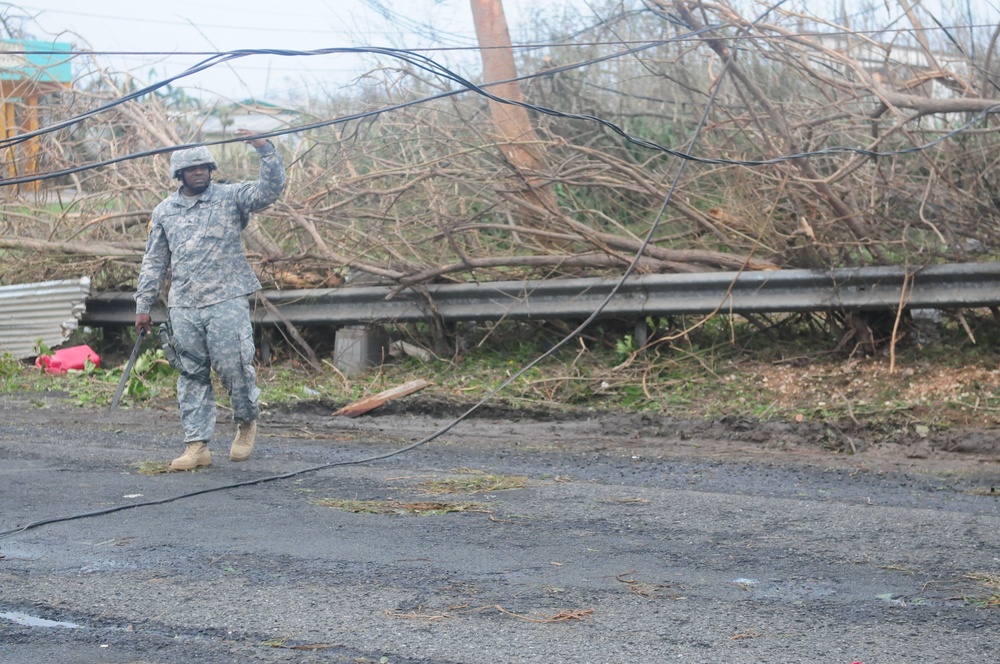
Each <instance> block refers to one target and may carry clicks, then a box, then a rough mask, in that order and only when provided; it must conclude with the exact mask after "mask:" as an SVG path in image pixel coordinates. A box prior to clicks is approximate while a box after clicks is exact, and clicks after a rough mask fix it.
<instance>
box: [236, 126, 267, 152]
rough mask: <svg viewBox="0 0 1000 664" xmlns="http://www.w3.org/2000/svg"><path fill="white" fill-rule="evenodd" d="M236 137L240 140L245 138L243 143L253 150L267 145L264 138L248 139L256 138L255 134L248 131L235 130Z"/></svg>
mask: <svg viewBox="0 0 1000 664" xmlns="http://www.w3.org/2000/svg"><path fill="white" fill-rule="evenodd" d="M236 135H237V136H239V137H240V138H246V140H245V141H244V143H249V144H250V145H252V146H254V147H255V148H262V147H264V146H265V145H267V139H266V138H249V137H250V136H256V134H255V133H254V132H252V131H250V130H249V129H237V130H236Z"/></svg>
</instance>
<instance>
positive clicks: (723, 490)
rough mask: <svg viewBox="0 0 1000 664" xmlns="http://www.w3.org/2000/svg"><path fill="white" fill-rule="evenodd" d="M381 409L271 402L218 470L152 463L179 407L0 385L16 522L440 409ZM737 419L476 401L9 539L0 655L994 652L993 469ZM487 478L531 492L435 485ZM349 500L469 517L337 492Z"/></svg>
mask: <svg viewBox="0 0 1000 664" xmlns="http://www.w3.org/2000/svg"><path fill="white" fill-rule="evenodd" d="M392 412H395V413H396V414H388V415H381V416H380V415H373V416H366V417H363V418H358V419H355V420H346V419H340V418H332V417H330V415H329V410H328V409H325V408H316V409H314V410H312V411H310V412H298V413H288V412H285V413H269V414H268V415H267V417H266V418H265V419H264V420H262V426H261V435H260V437H259V440H258V448H257V450H256V451H255V455H254V457H253V458H252V459H251V460H250V461H248V462H246V463H242V464H233V463H230V462H229V461H228V460H227V459H226V455H225V450H226V448H227V446H226V445H225V444H219V445H216V446H215V447H214V450H215V454H216V462H215V464H214V465H213V466H212V467H211V468H209V469H206V470H201V471H197V472H186V473H173V474H152V475H150V474H143V473H140V472H139V470H138V467H139V465H141V464H144V463H148V462H153V461H162V460H166V459H169V458H170V457H171V456H173V454H174V453H175V452H176V451H177V450H178V445H177V442H176V441H177V440H178V431H179V425H178V423H177V418H176V414H175V413H174V412H172V411H159V410H148V409H138V410H130V409H120V410H118V411H116V412H115V413H107V412H106V411H95V410H86V409H81V408H76V407H73V406H70V405H66V404H65V403H63V402H61V401H60V400H59V399H58V398H56V397H53V396H52V395H23V394H21V395H4V396H0V531H9V530H13V529H17V528H21V527H23V526H25V525H26V524H29V523H32V522H36V521H39V520H43V519H49V518H52V517H63V516H70V515H74V514H81V513H86V512H92V511H95V510H102V509H107V508H115V507H117V506H122V505H134V504H140V503H144V502H150V501H157V500H164V499H170V498H174V497H178V496H183V495H184V494H187V493H190V492H194V491H201V490H206V489H214V488H218V487H224V486H227V485H231V484H234V483H239V482H247V481H253V480H257V479H261V478H268V477H273V476H276V475H282V474H287V473H291V472H294V471H298V470H302V469H308V468H315V467H317V466H321V465H326V464H331V463H339V462H351V461H356V460H359V459H364V458H367V457H370V456H372V455H378V454H384V453H386V452H390V451H392V450H393V449H396V448H398V447H401V446H403V445H405V444H406V443H408V442H411V441H413V440H417V439H419V438H420V437H421V436H422V435H424V434H426V433H429V432H431V431H433V430H434V429H436V428H437V427H438V426H440V425H441V424H442V423H443V422H444V420H439V419H435V418H433V417H427V416H417V415H408V414H406V413H405V412H400V411H391V410H390V413H392ZM219 429H220V433H221V434H222V436H223V437H224V438H225V437H228V436H230V435H231V432H232V425H231V424H227V423H220V427H219ZM745 429H746V428H745V427H742V428H741V427H736V428H730V429H726V428H725V427H720V428H708V429H705V428H702V429H699V428H698V426H696V425H685V424H683V423H671V422H669V421H668V420H651V419H649V418H635V417H619V416H609V415H594V416H593V417H592V418H586V417H578V418H572V419H566V420H551V419H550V420H547V421H545V420H541V421H540V420H534V419H531V418H520V417H518V418H515V419H512V418H511V417H509V416H508V417H506V418H491V419H475V420H472V421H470V422H467V423H463V424H461V425H460V426H459V427H457V428H456V429H455V430H454V431H453V432H452V433H450V434H448V435H446V436H445V437H444V438H442V439H439V440H436V441H434V442H432V443H429V444H427V445H425V446H422V447H419V448H417V449H415V450H413V451H410V452H407V453H405V454H402V455H399V456H394V457H391V458H389V459H385V460H381V461H377V462H373V463H362V464H352V465H334V466H327V467H325V468H323V469H319V470H313V471H309V472H305V473H302V474H299V475H295V476H293V477H288V478H285V479H281V480H275V481H266V482H263V483H257V484H250V485H247V486H242V487H238V488H229V489H223V490H220V491H212V492H209V493H205V494H202V495H198V496H192V497H186V498H180V499H178V500H173V501H172V502H168V503H165V504H161V505H151V506H139V507H135V508H130V509H126V510H122V511H118V512H114V513H111V514H106V515H103V516H93V517H88V518H81V519H73V520H68V521H62V522H58V523H52V524H48V525H43V526H40V527H36V528H31V529H29V530H26V531H23V532H17V533H13V534H8V535H7V536H5V537H2V538H0V662H3V664H44V663H48V662H52V663H59V664H75V663H80V664H83V663H86V664H92V663H111V662H114V663H116V664H117V663H125V662H130V663H143V664H146V663H149V664H151V663H158V664H159V663H163V664H167V663H169V664H188V663H190V664H214V663H216V662H353V663H364V662H372V663H376V662H379V663H385V664H416V663H418V662H420V663H427V664H431V663H433V664H451V663H459V662H461V663H473V662H475V663H478V662H546V663H553V662H581V663H584V662H588V663H589V662H593V663H598V662H607V663H625V662H673V661H678V662H695V663H702V662H703V663H713V664H714V663H727V664H739V663H743V662H760V663H762V664H764V663H767V664H773V663H778V662H781V663H791V662H806V663H843V664H851V663H852V662H863V663H864V664H891V663H900V662H921V663H930V662H941V663H947V664H954V663H957V662H996V661H1000V633H998V626H1000V606H998V605H1000V586H991V585H990V584H989V583H988V581H989V580H990V579H992V578H996V576H995V575H997V574H1000V549H998V543H1000V510H998V506H1000V502H998V497H996V496H994V495H991V494H990V493H989V487H991V486H992V485H993V484H1000V466H998V465H997V464H996V463H995V462H994V461H991V460H989V459H983V458H969V459H968V460H967V462H956V463H952V464H950V465H948V466H947V467H946V468H943V467H941V466H939V465H934V464H932V463H930V461H926V462H925V461H921V460H920V459H909V460H907V459H905V456H904V457H900V458H896V459H885V458H882V457H878V456H874V455H873V456H869V457H864V458H862V457H861V456H859V457H845V456H843V455H834V454H831V453H829V452H824V451H823V450H822V449H821V447H820V446H818V445H817V446H812V447H810V446H809V445H808V444H807V442H808V441H800V443H801V444H799V445H796V446H793V447H792V448H789V449H783V450H782V449H777V448H776V447H775V446H770V445H768V444H767V442H766V441H767V439H768V437H767V436H766V435H763V433H764V432H760V431H757V432H753V431H750V432H747V431H746V430H745ZM727 431H728V434H727V433H726V432H727ZM747 440H752V441H754V442H752V443H748V442H746V441H747ZM761 441H763V442H761ZM787 442H788V441H787V440H784V441H783V443H782V447H785V448H787V447H788V445H787V444H786V443H787ZM484 473H485V474H495V475H499V476H502V477H503V478H508V479H509V478H512V477H521V478H524V480H523V487H522V488H516V489H509V490H495V491H488V492H486V493H470V492H468V491H465V492H461V491H459V492H455V490H454V486H452V485H444V487H442V485H438V486H437V487H435V486H434V485H432V484H431V482H433V481H438V482H449V481H452V482H463V483H465V482H468V481H469V478H479V477H481V475H482V474H484ZM448 487H451V490H447V489H448ZM466 488H468V487H466ZM435 491H436V493H435ZM348 500H356V501H380V502H379V504H380V505H382V506H389V507H394V508H395V509H396V510H397V511H402V509H403V507H404V506H410V507H419V508H426V507H429V505H428V503H430V502H434V503H445V504H447V505H445V506H450V508H451V509H462V510H463V511H452V512H446V513H441V514H423V515H421V516H414V515H410V514H402V513H391V514H372V513H363V512H351V511H345V510H343V509H335V508H331V507H329V506H327V505H325V504H324V501H327V502H329V501H348ZM991 575H992V576H991Z"/></svg>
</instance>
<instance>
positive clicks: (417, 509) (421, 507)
mask: <svg viewBox="0 0 1000 664" xmlns="http://www.w3.org/2000/svg"><path fill="white" fill-rule="evenodd" d="M312 503H313V504H314V505H319V506H320V507H329V508H331V509H337V510H341V511H343V512H353V513H354V514H399V515H403V516H440V515H442V514H449V513H452V512H486V511H488V510H487V509H486V506H485V505H482V504H481V503H468V502H467V503H449V502H441V501H434V500H424V501H417V502H410V503H406V502H402V501H399V500H341V499H337V498H321V499H319V500H314V501H312Z"/></svg>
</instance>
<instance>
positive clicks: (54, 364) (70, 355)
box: [35, 346, 101, 373]
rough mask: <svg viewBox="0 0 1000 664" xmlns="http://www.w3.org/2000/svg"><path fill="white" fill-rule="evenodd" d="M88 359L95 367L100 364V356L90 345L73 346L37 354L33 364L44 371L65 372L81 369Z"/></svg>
mask: <svg viewBox="0 0 1000 664" xmlns="http://www.w3.org/2000/svg"><path fill="white" fill-rule="evenodd" d="M88 359H89V360H90V361H91V362H93V363H94V366H95V367H99V366H101V358H100V357H98V355H97V353H95V352H94V350H93V349H92V348H91V347H90V346H73V347H71V348H60V349H59V350H57V351H56V352H54V353H52V355H39V356H38V358H37V359H36V360H35V366H36V367H38V368H39V369H45V372H46V373H66V372H67V371H70V370H72V369H75V370H77V371H82V370H83V369H84V367H85V366H86V364H87V360H88Z"/></svg>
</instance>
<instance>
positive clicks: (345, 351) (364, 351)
mask: <svg viewBox="0 0 1000 664" xmlns="http://www.w3.org/2000/svg"><path fill="white" fill-rule="evenodd" d="M388 352H389V340H388V335H386V333H385V330H384V329H382V328H381V327H378V326H375V327H366V326H364V325H348V326H346V327H342V328H340V329H339V330H337V333H336V335H335V336H334V340H333V364H334V366H335V367H337V368H338V369H340V370H341V371H343V372H344V375H346V376H358V375H360V374H362V373H364V372H365V371H367V370H368V369H371V368H372V367H377V366H379V365H380V364H382V361H383V360H384V359H385V357H386V355H387V354H388Z"/></svg>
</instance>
